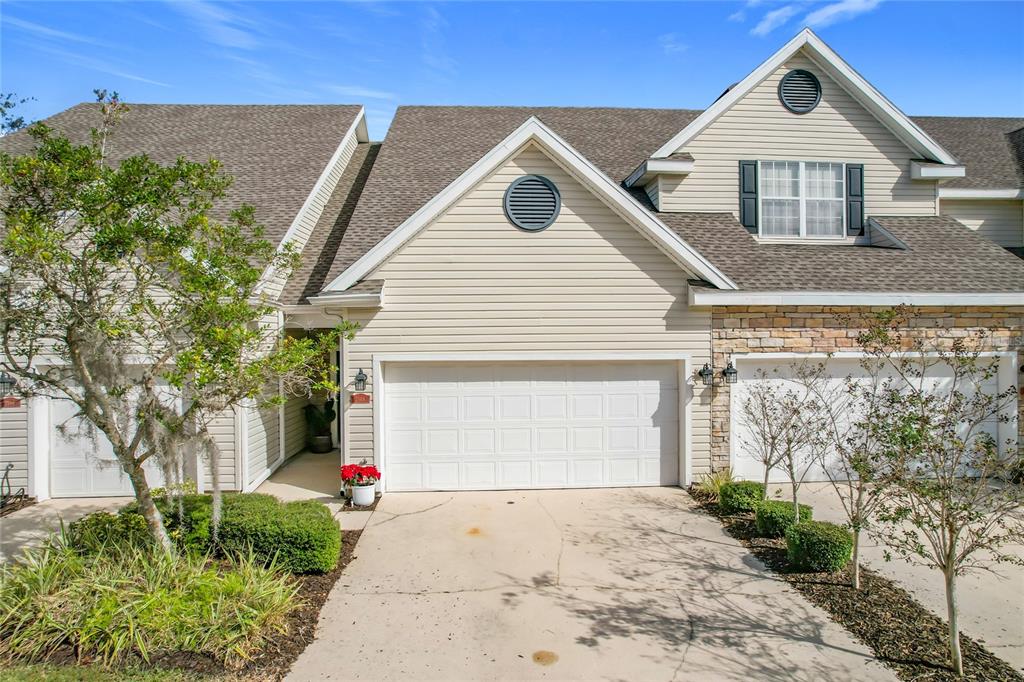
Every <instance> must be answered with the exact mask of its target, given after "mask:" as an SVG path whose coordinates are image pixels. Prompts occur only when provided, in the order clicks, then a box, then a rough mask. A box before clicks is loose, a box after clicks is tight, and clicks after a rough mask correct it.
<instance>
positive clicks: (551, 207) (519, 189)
mask: <svg viewBox="0 0 1024 682" xmlns="http://www.w3.org/2000/svg"><path fill="white" fill-rule="evenodd" d="M561 208H562V198H561V196H559V194H558V188H557V187H555V183H553V182H551V181H550V180H548V179H547V178H545V177H542V176H540V175H524V176H523V177H521V178H519V179H518V180H516V181H515V182H513V183H512V184H511V185H509V186H508V189H507V190H505V215H506V216H508V219H509V220H510V221H511V222H512V224H513V225H515V226H516V227H518V228H521V229H523V230H529V231H531V232H536V231H538V230H543V229H544V228H545V227H548V226H549V225H551V223H553V222H555V218H557V217H558V211H559V210H560V209H561Z"/></svg>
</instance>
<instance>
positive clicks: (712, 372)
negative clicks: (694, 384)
mask: <svg viewBox="0 0 1024 682" xmlns="http://www.w3.org/2000/svg"><path fill="white" fill-rule="evenodd" d="M739 374H740V373H739V372H738V371H737V370H736V367H735V366H734V365H733V364H732V360H730V361H729V363H728V364H727V365H726V366H725V369H723V370H722V371H721V372H719V371H718V370H717V369H716V368H715V367H714V365H712V364H710V363H707V362H705V363H704V366H703V367H701V369H700V371H699V372H697V376H699V377H700V380H701V383H703V384H704V385H705V386H720V385H722V383H726V384H735V383H736V381H737V379H739ZM719 375H721V378H719Z"/></svg>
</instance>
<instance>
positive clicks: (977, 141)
mask: <svg viewBox="0 0 1024 682" xmlns="http://www.w3.org/2000/svg"><path fill="white" fill-rule="evenodd" d="M913 121H914V122H915V123H917V124H918V125H919V126H921V127H922V128H923V129H924V130H925V132H926V133H928V134H929V135H931V136H932V137H933V138H934V139H935V141H936V142H938V143H939V144H941V145H942V146H943V147H945V148H946V150H947V151H949V153H950V154H952V155H953V156H955V157H956V159H957V161H959V162H960V163H962V164H963V165H964V166H965V167H966V170H967V175H966V177H963V178H956V179H953V180H950V181H949V182H946V183H944V184H943V185H942V186H943V187H962V188H965V189H1010V188H1014V187H1021V186H1022V185H1024V131H1022V130H1021V129H1022V128H1024V118H966V117H954V116H914V117H913Z"/></svg>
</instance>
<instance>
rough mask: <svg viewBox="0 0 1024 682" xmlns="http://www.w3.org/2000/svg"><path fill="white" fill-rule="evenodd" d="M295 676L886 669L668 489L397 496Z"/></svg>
mask: <svg viewBox="0 0 1024 682" xmlns="http://www.w3.org/2000/svg"><path fill="white" fill-rule="evenodd" d="M356 555H357V556H356V559H355V560H354V561H353V562H352V563H351V564H349V566H348V568H347V569H346V570H345V573H343V574H342V576H341V579H340V580H339V582H338V584H337V585H336V586H335V588H334V590H333V592H332V593H331V595H330V597H329V599H328V601H327V604H326V605H325V606H324V609H323V611H322V612H321V616H320V622H319V625H318V630H317V637H316V640H315V641H314V642H313V643H312V644H311V645H310V646H309V647H308V648H307V649H306V651H305V652H304V653H303V654H302V656H301V657H300V658H299V660H298V661H296V663H295V665H294V666H293V668H292V671H291V674H290V678H289V679H292V680H319V679H338V680H343V679H374V680H427V679H431V680H453V679H460V680H462V679H474V680H481V679H506V680H507V679H517V680H518V679H542V678H544V679H588V680H591V679H602V680H744V681H749V680H822V679H834V680H845V679H857V680H894V679H895V678H894V677H893V675H892V674H891V673H890V672H889V671H888V670H887V669H885V668H883V667H882V666H881V665H880V664H878V663H877V662H876V661H874V660H873V659H872V658H871V655H870V652H869V651H867V650H866V649H865V647H864V646H862V645H861V644H859V643H856V642H854V641H853V640H852V639H851V637H850V636H849V635H848V634H847V633H846V631H845V630H843V629H842V628H841V627H840V626H838V625H836V624H835V623H833V622H831V621H830V620H829V619H828V617H827V616H826V615H825V614H824V613H823V612H822V611H820V610H819V609H817V608H816V607H814V606H812V605H810V604H809V603H808V602H807V601H805V600H804V599H803V597H801V596H800V595H799V594H797V593H796V592H794V591H792V590H791V589H789V587H788V586H787V585H786V584H785V583H784V582H782V581H780V580H777V579H775V578H773V577H772V576H771V575H770V574H769V573H767V572H766V571H765V569H764V568H763V567H762V566H761V564H760V563H759V562H758V561H757V560H756V559H754V558H753V557H752V556H751V555H750V554H748V553H747V552H746V550H744V549H743V547H741V546H740V545H739V543H737V542H736V541H735V540H733V539H731V538H729V537H728V536H726V535H725V534H724V533H723V532H722V530H721V527H720V526H719V524H718V521H716V520H715V519H713V518H711V517H708V516H706V515H704V514H702V513H700V512H698V511H697V510H696V509H695V508H694V506H693V503H692V501H691V499H690V498H689V496H688V495H687V494H686V493H685V492H683V491H682V490H679V489H677V488H635V489H611V490H550V491H531V492H523V491H515V492H487V493H472V492H464V493H392V494H388V495H385V496H384V498H383V499H382V500H381V502H380V504H379V505H378V507H377V510H376V511H375V512H374V514H373V516H372V517H371V519H370V522H369V524H368V525H367V527H366V529H365V531H364V532H363V535H362V537H361V538H360V540H359V544H358V546H357V547H356Z"/></svg>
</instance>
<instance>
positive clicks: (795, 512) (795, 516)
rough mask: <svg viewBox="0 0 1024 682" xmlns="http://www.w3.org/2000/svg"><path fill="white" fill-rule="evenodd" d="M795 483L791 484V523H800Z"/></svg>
mask: <svg viewBox="0 0 1024 682" xmlns="http://www.w3.org/2000/svg"><path fill="white" fill-rule="evenodd" d="M796 491H797V485H796V483H794V484H793V523H800V503H799V502H797V499H796Z"/></svg>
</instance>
